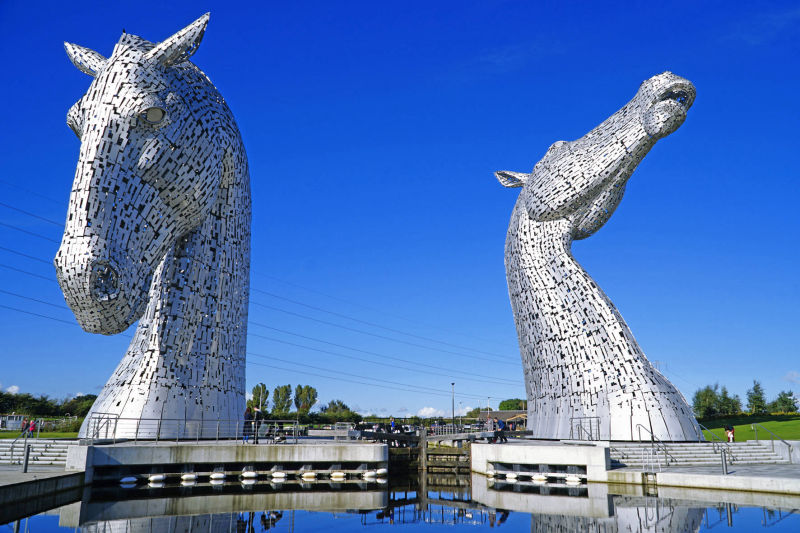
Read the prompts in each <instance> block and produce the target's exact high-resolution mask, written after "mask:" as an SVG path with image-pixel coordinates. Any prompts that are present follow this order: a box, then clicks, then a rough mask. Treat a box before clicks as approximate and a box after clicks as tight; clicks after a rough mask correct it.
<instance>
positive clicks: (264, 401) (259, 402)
mask: <svg viewBox="0 0 800 533" xmlns="http://www.w3.org/2000/svg"><path fill="white" fill-rule="evenodd" d="M252 392H253V398H252V399H251V400H248V402H247V406H248V407H258V408H259V409H261V410H262V411H269V389H268V388H267V386H266V385H265V384H264V383H259V384H258V385H256V386H255V387H253V391H252Z"/></svg>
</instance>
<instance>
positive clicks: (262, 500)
mask: <svg viewBox="0 0 800 533" xmlns="http://www.w3.org/2000/svg"><path fill="white" fill-rule="evenodd" d="M246 483H247V484H245V483H243V482H240V481H239V480H236V481H228V482H225V483H223V484H217V485H212V484H210V483H197V484H195V485H191V486H181V485H180V484H179V483H167V484H164V485H157V486H154V487H151V486H149V485H147V484H140V485H137V486H136V487H135V488H127V489H123V488H120V487H116V486H105V487H92V488H91V489H86V490H84V491H83V492H82V493H80V494H77V495H75V496H73V498H72V499H73V500H74V501H72V502H68V503H66V504H63V505H60V506H58V507H54V508H52V509H50V510H47V511H44V512H40V513H37V514H34V515H31V516H27V517H20V518H19V520H15V521H12V522H10V523H8V524H5V525H0V533H2V532H4V531H20V532H29V533H43V532H67V531H81V532H90V533H95V532H96V533H101V532H102V533H106V532H126V533H128V532H130V533H133V532H136V533H150V532H165V533H184V532H189V531H198V532H209V533H222V532H234V533H251V532H252V533H256V532H265V531H272V532H294V531H331V532H337V531H361V530H363V531H370V530H376V529H377V530H388V529H390V528H397V527H400V528H403V529H404V530H405V531H429V530H448V531H450V530H453V529H454V528H455V529H456V530H458V531H466V530H476V529H494V528H498V529H501V530H502V531H526V532H528V531H530V532H548V533H568V532H573V531H578V532H583V531H586V532H595V533H639V532H642V533H644V532H653V533H673V532H674V533H683V532H697V531H737V532H746V531H761V530H764V531H774V532H789V531H791V532H798V531H800V510H799V509H800V498H798V497H793V496H783V495H780V494H755V493H741V492H727V491H699V490H690V489H677V488H671V489H670V488H666V487H659V488H658V493H657V494H656V490H655V489H651V490H649V491H647V492H648V493H647V494H645V489H643V488H642V487H641V486H632V485H605V484H595V483H592V484H589V485H586V484H583V485H577V486H576V485H566V484H536V483H534V482H506V481H501V480H491V479H487V478H486V477H484V476H481V475H477V474H473V475H466V476H464V475H442V474H428V475H426V476H421V477H419V478H417V477H413V478H391V479H389V480H376V481H370V482H362V481H346V482H342V483H332V482H327V481H326V482H312V483H306V482H301V481H299V480H298V481H296V482H295V481H291V480H289V481H286V482H281V483H276V482H270V481H260V480H259V481H256V482H255V483H252V482H250V481H247V482H246ZM61 503H63V502H61ZM40 508H41V507H40Z"/></svg>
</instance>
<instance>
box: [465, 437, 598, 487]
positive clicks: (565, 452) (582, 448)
mask: <svg viewBox="0 0 800 533" xmlns="http://www.w3.org/2000/svg"><path fill="white" fill-rule="evenodd" d="M471 453H472V457H471V465H470V467H471V469H472V471H473V472H478V473H481V474H488V473H489V472H490V471H492V472H494V471H495V470H496V466H494V465H497V464H498V463H503V464H506V465H523V466H526V467H527V466H530V467H533V468H534V469H535V470H536V471H538V466H539V465H551V466H556V467H562V466H578V467H583V468H585V469H586V478H587V479H588V481H603V482H604V481H607V480H608V476H607V472H608V469H609V467H610V465H611V458H610V455H609V449H608V444H607V443H598V444H592V443H577V442H576V443H574V444H572V443H561V442H553V441H526V442H513V443H509V444H477V443H476V444H473V445H472V447H471Z"/></svg>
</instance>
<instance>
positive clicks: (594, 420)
mask: <svg viewBox="0 0 800 533" xmlns="http://www.w3.org/2000/svg"><path fill="white" fill-rule="evenodd" d="M576 421H577V423H576ZM584 421H586V422H587V423H588V426H589V429H588V430H587V429H586V428H585V427H584V426H583V425H584ZM592 423H594V427H592V425H593V424H592ZM575 428H578V429H579V431H578V440H583V439H581V433H586V434H587V435H588V436H589V438H588V439H587V440H600V417H599V416H573V417H570V419H569V436H570V438H573V435H574V432H575ZM595 433H597V435H595Z"/></svg>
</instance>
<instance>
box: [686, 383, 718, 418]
mask: <svg viewBox="0 0 800 533" xmlns="http://www.w3.org/2000/svg"><path fill="white" fill-rule="evenodd" d="M718 388H719V385H718V384H716V383H715V384H714V386H711V385H706V386H705V387H703V388H702V389H700V390H698V391H697V392H695V393H694V396H693V397H692V410H693V411H694V416H696V417H697V418H706V417H709V416H714V415H717V414H719V405H720V399H719V395H718V394H717V389H718Z"/></svg>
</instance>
